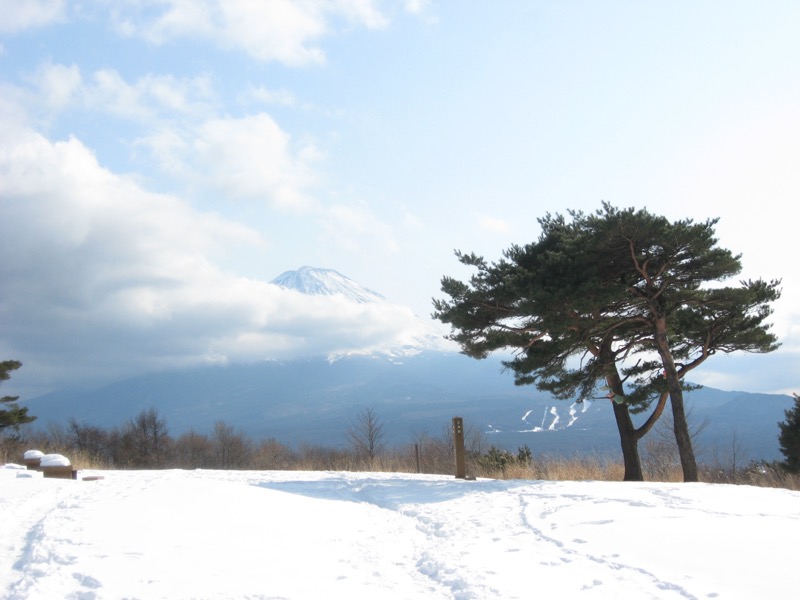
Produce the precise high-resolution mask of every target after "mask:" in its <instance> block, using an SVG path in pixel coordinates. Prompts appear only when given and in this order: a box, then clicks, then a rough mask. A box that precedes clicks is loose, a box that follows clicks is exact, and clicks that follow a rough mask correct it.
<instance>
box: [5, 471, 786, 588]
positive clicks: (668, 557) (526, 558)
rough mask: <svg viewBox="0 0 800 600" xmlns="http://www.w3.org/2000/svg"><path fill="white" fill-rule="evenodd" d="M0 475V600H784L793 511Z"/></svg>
mask: <svg viewBox="0 0 800 600" xmlns="http://www.w3.org/2000/svg"><path fill="white" fill-rule="evenodd" d="M18 473H19V471H18V470H17V469H15V468H10V466H6V468H0V597H2V598H8V599H22V598H42V599H48V600H50V599H52V598H82V599H86V598H145V599H155V598H170V599H172V598H303V599H305V598H308V599H317V598H332V599H338V598H342V599H348V600H350V599H358V598H365V599H366V598H368V599H370V600H375V599H378V600H380V599H384V598H404V599H406V598H408V599H415V598H502V599H510V598H526V599H528V598H559V599H563V598H614V599H615V600H618V599H620V598H636V599H637V600H640V599H644V598H658V599H665V598H747V599H752V598H769V599H771V600H774V599H776V598H796V597H798V590H797V587H798V584H797V570H796V569H797V551H796V550H797V541H798V540H800V493H798V492H790V491H787V490H779V489H765V488H753V487H744V486H741V487H739V486H722V485H707V484H653V483H636V484H630V483H604V482H590V481H586V482H552V481H488V480H487V481H461V480H456V479H454V478H452V477H443V476H431V475H405V474H389V473H341V472H324V473H320V472H255V471H249V472H248V471H245V472H235V471H107V472H91V473H90V472H88V471H87V472H81V473H80V475H81V476H85V475H89V474H95V475H102V476H103V477H104V479H102V480H99V481H80V480H79V481H69V480H54V479H42V478H40V477H35V478H27V477H17V474H18Z"/></svg>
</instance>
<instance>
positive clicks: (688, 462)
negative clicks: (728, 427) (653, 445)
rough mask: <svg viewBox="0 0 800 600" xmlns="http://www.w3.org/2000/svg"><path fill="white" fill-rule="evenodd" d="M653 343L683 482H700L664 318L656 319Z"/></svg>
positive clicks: (679, 382) (681, 391)
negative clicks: (665, 388)
mask: <svg viewBox="0 0 800 600" xmlns="http://www.w3.org/2000/svg"><path fill="white" fill-rule="evenodd" d="M655 341H656V349H657V350H658V354H659V356H660V357H661V362H662V364H663V365H664V377H665V378H666V380H667V390H668V391H669V399H670V404H671V405H672V417H673V420H674V424H673V430H674V432H675V443H676V444H677V445H678V455H679V456H680V459H681V469H682V470H683V480H684V481H690V482H695V481H700V476H699V473H698V470H697V461H696V460H695V457H694V450H693V449H692V437H691V435H690V434H689V425H688V423H687V422H686V410H685V408H684V405H683V387H682V386H681V380H680V377H679V376H678V369H677V368H676V366H675V361H674V360H673V358H672V351H671V350H670V348H669V343H668V342H667V322H666V319H664V318H659V319H656V322H655Z"/></svg>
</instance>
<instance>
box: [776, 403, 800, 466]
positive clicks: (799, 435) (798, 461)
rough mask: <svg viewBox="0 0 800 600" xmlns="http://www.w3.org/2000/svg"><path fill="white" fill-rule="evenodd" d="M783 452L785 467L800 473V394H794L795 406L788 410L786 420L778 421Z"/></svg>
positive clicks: (779, 439) (779, 438)
mask: <svg viewBox="0 0 800 600" xmlns="http://www.w3.org/2000/svg"><path fill="white" fill-rule="evenodd" d="M778 427H780V429H781V433H780V435H779V436H778V441H779V442H780V447H781V454H783V456H784V458H785V459H786V460H785V461H784V462H783V466H784V468H785V469H786V470H787V471H789V472H791V473H800V396H798V395H797V394H795V395H794V407H793V408H790V409H788V410H787V411H786V420H785V421H783V422H781V423H778Z"/></svg>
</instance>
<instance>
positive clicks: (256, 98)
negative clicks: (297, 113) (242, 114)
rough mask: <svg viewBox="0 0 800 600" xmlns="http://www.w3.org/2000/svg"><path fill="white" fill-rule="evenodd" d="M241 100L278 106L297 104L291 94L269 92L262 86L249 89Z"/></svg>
mask: <svg viewBox="0 0 800 600" xmlns="http://www.w3.org/2000/svg"><path fill="white" fill-rule="evenodd" d="M241 99H242V100H243V101H246V102H260V103H263V104H277V105H280V106H294V105H295V104H297V99H296V98H295V97H294V95H293V94H292V93H291V92H289V91H287V90H284V89H280V90H270V89H268V88H266V87H264V86H258V87H252V88H250V89H249V90H247V92H245V93H244V94H242V96H241Z"/></svg>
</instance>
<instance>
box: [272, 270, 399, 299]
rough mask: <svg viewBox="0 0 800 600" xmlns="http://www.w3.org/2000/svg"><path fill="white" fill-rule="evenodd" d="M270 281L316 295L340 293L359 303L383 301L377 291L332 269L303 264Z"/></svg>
mask: <svg viewBox="0 0 800 600" xmlns="http://www.w3.org/2000/svg"><path fill="white" fill-rule="evenodd" d="M270 283H273V284H275V285H279V286H280V287H282V288H287V289H291V290H296V291H298V292H301V293H303V294H310V295H316V296H335V295H341V296H345V297H346V298H349V299H350V300H353V301H354V302H359V303H362V304H363V303H370V302H384V301H385V300H386V298H384V297H383V296H381V295H380V294H379V293H378V292H375V291H373V290H370V289H368V288H365V287H364V286H362V285H360V284H358V283H356V282H355V281H353V280H352V279H350V278H349V277H345V276H344V275H342V274H341V273H339V272H338V271H335V270H333V269H320V268H317V267H309V266H303V267H300V268H299V269H297V270H296V271H286V272H284V273H281V274H280V275H278V276H277V277H276V278H275V279H273V280H272V281H271V282H270Z"/></svg>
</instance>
